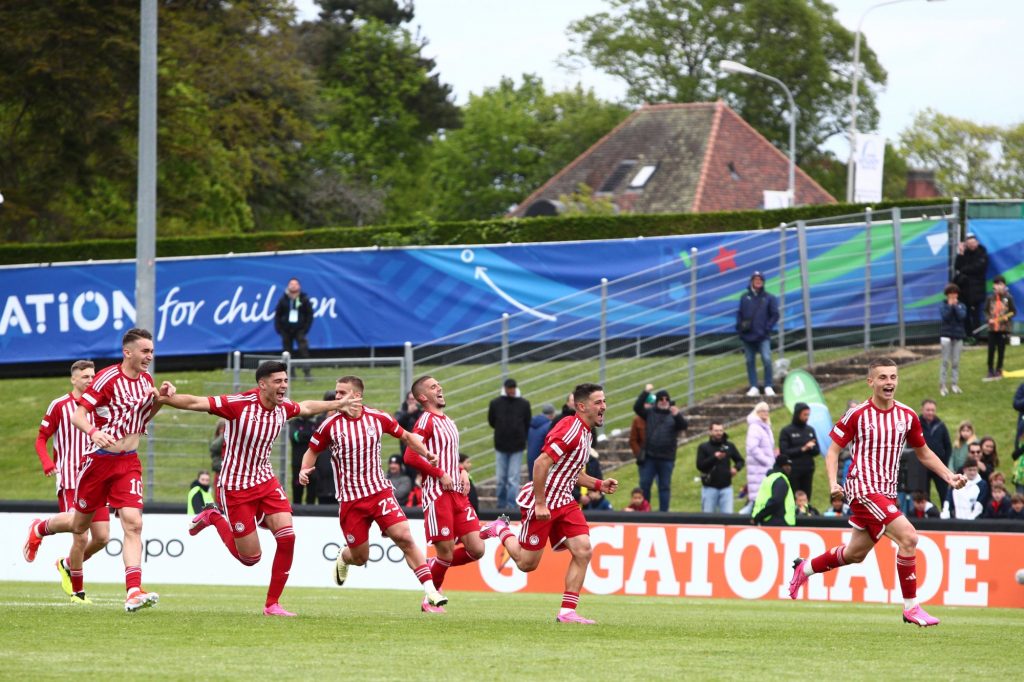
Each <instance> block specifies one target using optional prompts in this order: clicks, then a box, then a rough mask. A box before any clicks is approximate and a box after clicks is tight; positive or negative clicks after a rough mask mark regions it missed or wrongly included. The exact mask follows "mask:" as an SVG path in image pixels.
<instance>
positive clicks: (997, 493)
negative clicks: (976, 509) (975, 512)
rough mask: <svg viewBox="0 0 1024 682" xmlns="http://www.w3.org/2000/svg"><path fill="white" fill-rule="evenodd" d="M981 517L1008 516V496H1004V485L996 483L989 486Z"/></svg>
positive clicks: (1000, 517)
mask: <svg viewBox="0 0 1024 682" xmlns="http://www.w3.org/2000/svg"><path fill="white" fill-rule="evenodd" d="M981 515H982V517H983V518H986V519H1006V518H1009V517H1010V498H1009V497H1007V496H1006V486H1004V485H1003V484H1002V483H996V484H994V485H993V486H992V487H991V493H990V497H989V500H988V503H987V504H986V505H985V511H984V512H982V514H981Z"/></svg>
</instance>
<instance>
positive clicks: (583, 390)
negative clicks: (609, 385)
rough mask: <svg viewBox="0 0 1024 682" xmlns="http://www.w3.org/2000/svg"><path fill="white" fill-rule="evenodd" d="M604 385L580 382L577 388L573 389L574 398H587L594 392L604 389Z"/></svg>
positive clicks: (578, 399) (577, 400) (578, 400)
mask: <svg viewBox="0 0 1024 682" xmlns="http://www.w3.org/2000/svg"><path fill="white" fill-rule="evenodd" d="M603 390H604V386H602V385H601V384H580V385H578V386H577V387H576V388H574V389H572V399H573V400H575V401H576V402H580V401H581V400H586V399H587V398H589V397H590V396H591V394H593V393H597V392H598V391H603Z"/></svg>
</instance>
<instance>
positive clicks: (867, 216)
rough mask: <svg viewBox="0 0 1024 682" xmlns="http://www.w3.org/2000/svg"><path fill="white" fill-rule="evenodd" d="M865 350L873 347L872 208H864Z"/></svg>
mask: <svg viewBox="0 0 1024 682" xmlns="http://www.w3.org/2000/svg"><path fill="white" fill-rule="evenodd" d="M864 223H865V226H864V351H865V352H867V351H868V350H870V349H871V208H866V209H864Z"/></svg>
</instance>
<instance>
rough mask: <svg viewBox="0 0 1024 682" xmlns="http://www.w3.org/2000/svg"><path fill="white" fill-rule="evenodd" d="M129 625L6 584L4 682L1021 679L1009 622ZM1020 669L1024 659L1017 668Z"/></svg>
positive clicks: (296, 594)
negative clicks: (1006, 675)
mask: <svg viewBox="0 0 1024 682" xmlns="http://www.w3.org/2000/svg"><path fill="white" fill-rule="evenodd" d="M150 587H151V588H152V589H159V591H160V593H161V601H160V603H159V605H157V606H156V607H155V608H152V609H148V610H146V611H142V612H139V613H136V614H126V613H124V611H123V609H122V607H121V604H122V600H123V592H122V590H121V588H120V586H117V585H97V586H95V588H94V590H93V591H92V592H91V598H92V599H93V600H94V601H95V602H96V603H94V604H93V605H92V606H88V607H73V606H72V605H71V604H70V603H69V602H68V601H67V599H66V598H65V597H64V595H63V593H61V592H60V589H59V587H58V586H57V585H50V584H43V583H0V603H2V604H3V607H4V612H5V615H4V621H5V625H4V628H3V630H4V633H5V635H4V637H3V638H0V665H2V670H3V672H2V674H0V676H2V677H3V678H5V679H23V680H24V679H32V680H40V679H57V678H63V679H67V678H68V677H72V678H74V679H100V678H102V679H105V680H106V679H109V680H119V679H140V678H142V679H147V678H148V679H200V678H206V679H214V680H222V679H250V680H251V679H273V680H284V679H310V678H314V677H317V678H321V679H372V680H378V679H391V680H421V679H449V680H461V679H473V680H535V679H569V678H572V677H576V678H578V679H587V680H652V679H672V680H681V679H694V680H724V679H751V678H753V677H757V678H760V679H769V680H771V679H783V678H792V679H838V678H841V679H853V680H860V679H863V680H868V679H878V678H879V677H880V676H883V677H884V676H888V675H889V674H892V675H893V676H896V675H899V677H900V678H904V679H965V678H966V677H967V676H971V675H976V674H977V673H978V671H979V667H978V666H979V665H980V666H982V667H983V668H985V667H987V666H994V667H990V668H988V669H989V670H993V669H999V668H1000V667H1003V668H1004V669H1006V668H1005V666H1000V664H999V663H997V662H998V661H1004V662H1005V663H1006V664H1009V663H1010V659H1007V658H1006V656H1007V654H1009V653H1010V651H1011V649H1010V648H1008V647H1012V646H1014V645H1013V644H1012V643H1011V642H1010V641H1009V640H1008V639H1007V638H1008V637H1011V636H1012V632H1013V631H1015V630H1017V629H1019V625H1020V614H1019V613H1017V612H1016V611H1012V610H1009V609H991V608H990V609H980V608H977V609H975V608H954V607H946V608H943V607H934V608H931V607H929V608H930V611H931V613H932V614H933V615H936V616H938V617H939V618H940V619H942V621H943V622H942V624H941V625H939V626H938V627H934V628H928V629H921V628H918V627H916V626H911V625H907V624H904V623H903V622H902V620H901V618H900V608H899V607H898V606H893V605H888V606H878V605H867V604H856V605H838V604H811V603H806V602H797V603H792V602H779V601H758V602H743V601H728V600H695V599H677V598H646V597H645V598H638V597H623V596H602V597H598V596H590V595H585V596H584V597H583V600H582V603H581V606H580V613H581V614H583V615H586V616H589V617H592V618H594V619H596V620H597V621H598V625H597V626H589V627H588V626H578V625H562V624H556V623H555V622H554V614H555V613H556V611H557V607H558V595H552V594H548V595H534V594H515V595H499V594H488V593H475V592H456V593H452V595H451V598H452V602H451V604H450V605H449V608H448V613H447V614H445V615H444V616H428V615H426V614H422V613H420V612H419V609H418V599H417V594H418V593H415V592H397V591H369V590H341V589H331V590H327V589H313V588H289V589H287V590H286V592H285V594H284V599H283V600H282V603H283V604H284V605H285V606H286V608H288V609H290V610H293V611H296V612H297V613H299V617H298V618H267V617H264V616H262V615H261V613H260V607H261V606H262V603H263V590H262V589H259V588H238V587H198V586H180V585H178V586H165V587H163V588H162V589H160V588H161V586H158V585H153V586H150ZM1011 658H1012V656H1011Z"/></svg>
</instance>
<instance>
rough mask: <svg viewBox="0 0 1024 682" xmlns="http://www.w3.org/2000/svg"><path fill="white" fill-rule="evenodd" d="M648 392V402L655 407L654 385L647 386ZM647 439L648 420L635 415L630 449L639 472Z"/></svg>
mask: <svg viewBox="0 0 1024 682" xmlns="http://www.w3.org/2000/svg"><path fill="white" fill-rule="evenodd" d="M644 390H645V391H647V402H649V403H650V404H651V406H652V407H653V406H654V393H653V391H654V385H653V384H647V386H646V387H645V388H644ZM646 437H647V420H646V419H645V417H642V416H640V415H639V414H634V415H633V422H632V423H631V424H630V425H629V449H630V450H632V451H633V457H634V458H635V459H636V468H637V470H639V469H640V467H641V466H642V465H643V463H644V455H645V453H644V441H645V439H646Z"/></svg>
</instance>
